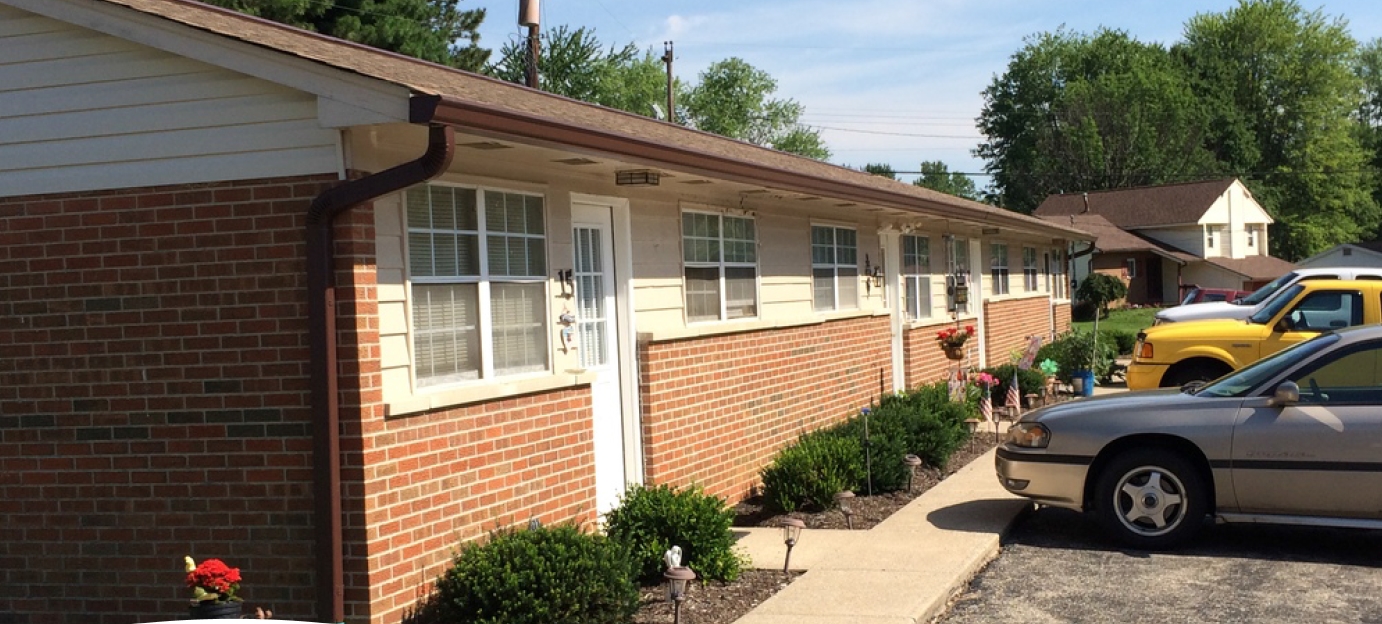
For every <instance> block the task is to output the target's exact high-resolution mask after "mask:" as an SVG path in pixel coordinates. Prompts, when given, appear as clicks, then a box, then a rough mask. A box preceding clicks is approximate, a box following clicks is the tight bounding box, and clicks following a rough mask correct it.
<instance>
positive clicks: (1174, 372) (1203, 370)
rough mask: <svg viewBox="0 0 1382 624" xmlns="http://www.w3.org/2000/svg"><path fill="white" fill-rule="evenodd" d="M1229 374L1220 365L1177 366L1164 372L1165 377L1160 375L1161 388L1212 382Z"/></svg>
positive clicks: (1194, 363) (1204, 363) (1193, 363)
mask: <svg viewBox="0 0 1382 624" xmlns="http://www.w3.org/2000/svg"><path fill="white" fill-rule="evenodd" d="M1229 372H1230V370H1229V368H1228V367H1227V366H1224V365H1222V364H1209V363H1207V362H1191V363H1188V364H1178V365H1176V366H1174V367H1172V368H1171V370H1168V371H1166V374H1165V375H1162V377H1161V387H1163V388H1179V387H1181V386H1184V385H1185V384H1188V383H1190V382H1192V381H1214V380H1215V379H1218V378H1220V377H1223V376H1224V375H1227V374H1228V373H1229Z"/></svg>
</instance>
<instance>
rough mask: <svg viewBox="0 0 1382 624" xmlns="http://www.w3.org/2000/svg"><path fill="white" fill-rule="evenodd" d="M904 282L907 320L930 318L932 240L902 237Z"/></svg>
mask: <svg viewBox="0 0 1382 624" xmlns="http://www.w3.org/2000/svg"><path fill="white" fill-rule="evenodd" d="M902 280H903V292H904V300H905V305H906V308H907V318H908V319H912V320H916V319H924V318H930V317H931V239H929V238H925V237H922V236H912V235H903V236H902Z"/></svg>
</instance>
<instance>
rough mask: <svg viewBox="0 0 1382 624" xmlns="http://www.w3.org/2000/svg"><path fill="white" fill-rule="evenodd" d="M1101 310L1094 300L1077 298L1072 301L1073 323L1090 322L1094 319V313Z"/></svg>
mask: <svg viewBox="0 0 1382 624" xmlns="http://www.w3.org/2000/svg"><path fill="white" fill-rule="evenodd" d="M1098 311H1099V308H1098V306H1096V305H1094V302H1093V301H1080V300H1075V301H1072V302H1070V321H1071V322H1072V323H1088V322H1090V321H1092V320H1094V315H1095V314H1096V313H1097V312H1098Z"/></svg>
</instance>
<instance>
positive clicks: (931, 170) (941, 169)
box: [912, 160, 979, 201]
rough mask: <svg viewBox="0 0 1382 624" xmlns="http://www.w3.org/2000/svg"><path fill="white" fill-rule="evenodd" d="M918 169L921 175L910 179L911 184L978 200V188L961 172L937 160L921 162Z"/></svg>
mask: <svg viewBox="0 0 1382 624" xmlns="http://www.w3.org/2000/svg"><path fill="white" fill-rule="evenodd" d="M920 171H921V177H919V178H917V179H916V180H914V181H912V184H914V185H916V186H921V187H925V188H929V189H931V190H933V191H940V192H942V193H946V194H949V195H954V196H956V197H963V198H965V199H972V200H975V201H978V200H979V189H978V188H976V187H975V186H974V180H971V179H969V176H967V175H965V174H963V173H959V172H951V171H950V168H949V167H947V166H946V165H945V163H943V162H941V161H939V160H927V161H924V162H922V163H921V169H920Z"/></svg>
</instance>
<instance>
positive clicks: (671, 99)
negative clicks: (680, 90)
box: [662, 41, 677, 123]
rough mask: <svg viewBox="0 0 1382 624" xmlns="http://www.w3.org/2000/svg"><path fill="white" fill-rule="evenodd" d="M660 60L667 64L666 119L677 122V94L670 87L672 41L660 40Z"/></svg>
mask: <svg viewBox="0 0 1382 624" xmlns="http://www.w3.org/2000/svg"><path fill="white" fill-rule="evenodd" d="M662 49H663V52H662V62H663V63H666V64H667V121H670V122H672V123H677V95H676V91H674V90H673V89H672V42H671V41H663V42H662Z"/></svg>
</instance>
